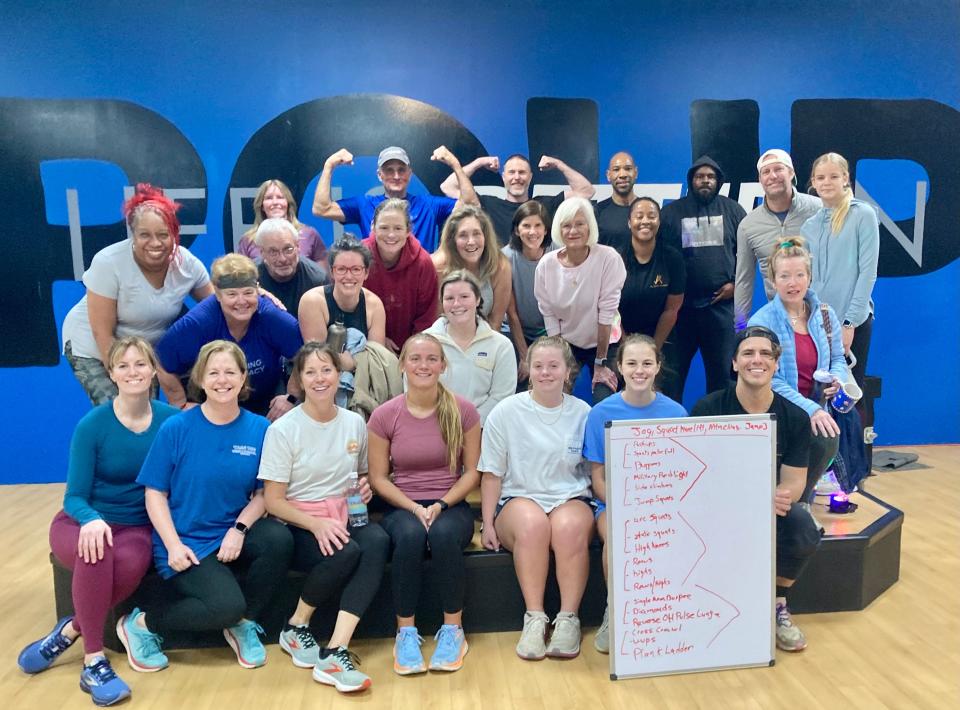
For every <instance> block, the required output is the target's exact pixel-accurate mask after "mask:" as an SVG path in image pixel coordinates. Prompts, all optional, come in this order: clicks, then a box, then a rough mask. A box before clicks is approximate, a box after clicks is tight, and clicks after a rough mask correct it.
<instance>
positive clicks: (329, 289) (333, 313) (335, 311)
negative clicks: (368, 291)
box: [323, 284, 367, 337]
mask: <svg viewBox="0 0 960 710" xmlns="http://www.w3.org/2000/svg"><path fill="white" fill-rule="evenodd" d="M323 296H324V298H325V299H326V300H327V313H329V314H330V322H329V323H328V324H327V325H329V324H330V323H336V322H338V321H339V322H340V323H343V324H344V325H345V326H346V327H347V328H356V329H357V330H359V331H360V332H361V333H363V336H364V337H367V303H366V300H365V299H364V296H363V291H360V302H359V303H357V307H356V308H355V309H354V310H353V311H350V312H347V311H345V310H343V309H342V308H340V306H338V305H337V301H336V299H334V297H333V284H327V285H326V286H324V287H323Z"/></svg>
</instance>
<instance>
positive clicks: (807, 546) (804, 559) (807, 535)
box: [777, 503, 820, 580]
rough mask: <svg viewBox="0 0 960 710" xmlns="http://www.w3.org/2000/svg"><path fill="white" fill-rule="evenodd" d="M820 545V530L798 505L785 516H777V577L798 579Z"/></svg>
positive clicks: (791, 507) (794, 505)
mask: <svg viewBox="0 0 960 710" xmlns="http://www.w3.org/2000/svg"><path fill="white" fill-rule="evenodd" d="M819 545H820V528H819V527H818V525H817V523H816V522H814V520H813V516H812V515H811V514H810V512H809V511H807V510H806V509H804V508H803V507H802V506H801V505H800V504H799V503H794V504H793V505H791V506H790V511H789V512H788V513H787V514H786V515H778V516H777V576H778V577H783V578H784V579H790V580H796V579H799V578H800V574H801V573H802V572H803V568H804V567H806V566H807V563H808V562H809V561H810V558H811V557H813V554H814V553H815V552H816V551H817V547H818V546H819Z"/></svg>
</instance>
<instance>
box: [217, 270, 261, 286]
mask: <svg viewBox="0 0 960 710" xmlns="http://www.w3.org/2000/svg"><path fill="white" fill-rule="evenodd" d="M213 285H214V286H216V287H217V288H220V289H224V288H256V287H257V277H256V276H254V275H253V274H243V273H232V274H224V275H223V276H220V277H218V278H217V279H216V280H215V281H214V282H213Z"/></svg>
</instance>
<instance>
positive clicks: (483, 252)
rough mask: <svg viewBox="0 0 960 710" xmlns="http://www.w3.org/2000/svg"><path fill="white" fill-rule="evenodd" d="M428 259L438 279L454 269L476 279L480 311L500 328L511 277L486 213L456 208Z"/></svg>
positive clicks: (466, 208)
mask: <svg viewBox="0 0 960 710" xmlns="http://www.w3.org/2000/svg"><path fill="white" fill-rule="evenodd" d="M431 258H432V259H433V266H434V268H436V270H437V275H438V276H439V278H440V279H443V277H444V276H446V275H447V274H449V273H450V272H452V271H457V270H466V271H469V272H470V273H471V274H473V275H474V276H475V277H476V278H477V281H478V282H479V283H480V295H481V297H482V300H483V304H482V307H481V309H480V312H481V313H482V314H483V317H484V318H486V319H487V322H488V323H490V326H491V327H492V328H494V329H495V330H500V325H501V324H502V323H503V318H504V316H505V315H506V313H507V306H509V305H510V292H511V289H512V276H511V268H510V262H509V260H508V259H507V258H506V257H505V256H504V255H503V254H501V253H500V244H499V242H498V241H497V235H496V232H494V229H493V223H492V222H491V221H490V218H489V217H488V216H487V214H486V213H485V212H484V211H483V210H482V209H480V208H479V207H473V206H472V205H466V206H464V207H460V208H459V209H457V210H456V211H455V212H454V213H453V214H452V215H450V217H449V218H448V219H447V221H446V223H445V224H444V225H443V233H442V234H441V235H440V248H439V249H437V252H436V253H435V254H434V255H433V256H432V257H431Z"/></svg>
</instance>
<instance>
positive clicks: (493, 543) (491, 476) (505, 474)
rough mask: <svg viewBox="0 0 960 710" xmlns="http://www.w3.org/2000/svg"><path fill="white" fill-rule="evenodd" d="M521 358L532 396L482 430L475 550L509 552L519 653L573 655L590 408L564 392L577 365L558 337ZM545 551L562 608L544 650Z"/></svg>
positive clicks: (517, 399)
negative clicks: (520, 604)
mask: <svg viewBox="0 0 960 710" xmlns="http://www.w3.org/2000/svg"><path fill="white" fill-rule="evenodd" d="M527 359H528V360H529V371H530V391H529V392H521V393H519V394H515V395H513V396H511V397H508V398H507V399H505V400H503V401H502V402H500V404H498V405H497V406H496V407H495V408H494V410H493V411H492V412H491V413H490V416H489V417H488V418H487V422H486V425H485V426H484V429H483V443H482V446H481V449H482V455H481V457H480V464H479V467H480V470H481V471H482V476H483V480H482V483H481V491H482V493H481V497H482V510H483V546H484V547H486V548H487V549H490V550H499V549H500V546H501V545H502V546H503V547H505V548H507V549H508V550H510V551H511V552H512V553H513V566H514V568H515V569H516V572H517V579H518V580H519V582H520V591H521V592H522V593H523V601H524V605H525V607H526V611H525V613H524V615H523V632H522V634H521V635H520V641H519V642H518V643H517V655H518V656H520V658H524V659H527V660H540V659H541V658H543V657H544V656H556V657H559V658H573V657H574V656H576V655H578V654H579V653H580V618H579V609H580V600H581V599H582V598H583V591H584V589H585V588H586V585H587V576H588V574H589V572H590V555H589V552H588V549H587V548H588V545H589V544H590V540H591V538H592V537H593V509H592V508H591V496H590V472H589V470H588V469H587V467H586V466H585V464H584V461H583V456H582V455H581V449H582V447H583V433H584V427H585V425H586V421H587V415H588V414H589V413H590V406H589V405H588V404H587V403H586V402H584V401H582V400H580V399H578V398H576V397H574V396H572V395H569V394H565V393H564V389H565V387H566V385H567V384H568V382H569V380H570V377H571V376H572V375H573V374H574V373H575V372H576V369H577V363H576V360H574V358H573V353H572V352H571V351H570V346H569V345H568V344H567V342H566V341H565V340H563V338H560V337H558V336H552V337H542V338H538V339H537V340H535V341H534V342H533V344H532V345H531V346H530V347H529V348H528V350H527ZM551 552H552V553H553V556H554V559H555V560H556V568H557V583H558V585H559V587H560V610H559V613H558V614H557V616H556V618H555V620H554V622H553V633H552V635H551V637H550V643H549V644H547V643H546V634H547V625H548V624H549V623H550V622H549V618H548V617H547V614H546V612H545V610H544V605H543V595H544V587H545V585H546V583H547V571H548V569H549V567H550V553H551Z"/></svg>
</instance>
